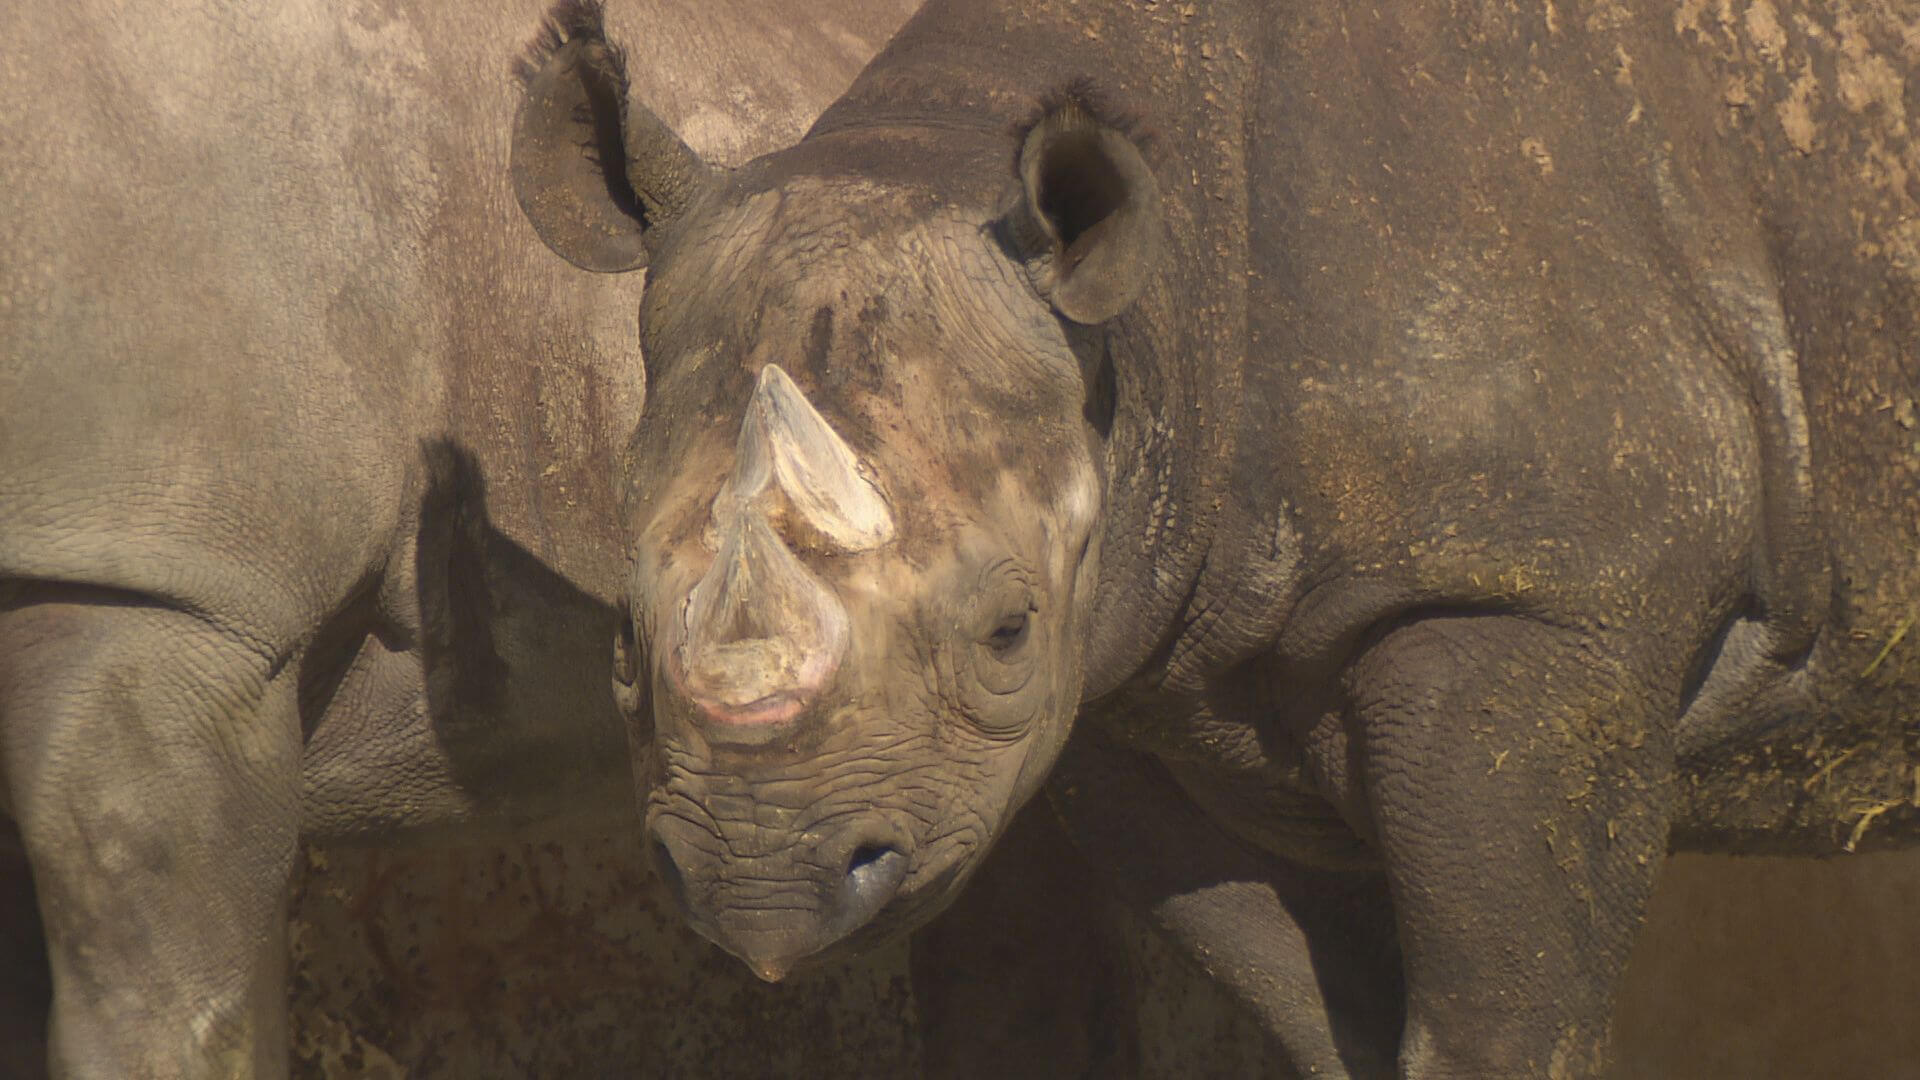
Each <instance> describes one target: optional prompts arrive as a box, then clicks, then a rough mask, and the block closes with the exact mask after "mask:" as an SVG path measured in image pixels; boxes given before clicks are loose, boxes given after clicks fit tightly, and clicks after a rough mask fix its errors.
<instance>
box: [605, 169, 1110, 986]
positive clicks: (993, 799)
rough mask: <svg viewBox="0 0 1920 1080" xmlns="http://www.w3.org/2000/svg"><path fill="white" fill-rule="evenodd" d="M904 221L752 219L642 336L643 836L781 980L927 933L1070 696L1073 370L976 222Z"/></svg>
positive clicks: (700, 228)
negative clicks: (645, 368) (819, 960)
mask: <svg viewBox="0 0 1920 1080" xmlns="http://www.w3.org/2000/svg"><path fill="white" fill-rule="evenodd" d="M904 198H905V196H903V195H902V194H901V193H896V192H879V193H875V192H871V191H867V190H864V189H863V188H862V186H861V185H857V184H856V185H848V184H833V183H819V182H812V181H808V182H795V183H792V184H789V185H787V186H786V187H785V188H783V189H782V190H780V191H777V192H772V191H770V192H761V193H757V194H755V195H752V196H747V197H743V198H741V199H740V200H739V201H738V202H737V203H736V204H734V205H732V206H729V207H726V208H724V209H723V210H719V211H716V212H715V214H714V218H713V220H712V223H711V224H708V223H707V222H706V221H704V220H703V221H696V222H691V223H689V226H688V228H689V230H690V234H689V235H687V236H684V237H683V238H682V239H681V240H680V241H679V242H678V243H677V244H676V246H675V249H674V250H673V252H672V253H671V254H670V255H669V256H667V257H664V258H662V259H660V260H659V261H658V262H657V264H656V267H655V271H654V275H653V279H652V281H651V283H650V285H649V288H648V302H647V305H646V309H645V311H644V312H643V316H642V322H643V327H644V333H645V344H646V348H647V355H648V358H649V365H650V368H651V369H652V370H653V371H654V372H655V378H654V380H653V387H652V395H653V396H652V401H651V403H650V405H649V411H648V418H647V421H646V422H645V423H644V424H643V425H642V428H641V433H640V436H639V438H638V439H637V440H636V442H635V444H634V446H633V448H632V451H631V455H630V458H629V461H628V469H629V475H630V476H631V477H632V478H633V479H634V482H635V484H636V487H637V488H641V489H645V488H646V487H647V481H648V478H659V480H658V482H657V486H656V487H654V488H653V489H652V491H650V492H648V493H647V494H645V495H643V496H642V497H641V498H640V499H639V500H637V501H636V508H637V512H636V514H635V525H636V531H637V538H638V539H637V544H636V558H635V564H634V578H633V582H632V594H631V606H632V611H633V613H634V616H635V620H636V622H637V623H638V628H637V632H636V637H637V639H638V640H639V641H640V642H642V643H643V646H642V648H641V652H643V653H644V654H645V655H646V657H647V658H648V661H649V663H648V667H649V669H650V670H649V671H648V672H647V674H646V677H647V678H648V679H649V680H650V691H651V692H650V694H649V695H648V696H649V698H650V702H651V706H652V709H651V711H652V721H653V753H652V754H651V755H648V758H647V761H646V767H647V768H648V769H649V771H650V776H649V779H650V781H651V783H650V794H649V796H648V798H647V827H648V830H649V832H650V834H651V837H652V839H653V841H654V843H655V850H656V854H657V856H658V860H659V864H660V867H661V869H662V872H663V874H664V875H665V876H667V877H668V878H669V880H671V881H674V882H675V883H676V885H677V890H678V893H679V895H680V898H681V900H682V902H683V904H684V906H685V909H686V911H687V913H688V915H689V917H690V918H691V920H692V922H693V924H694V926H695V927H696V928H697V929H699V930H700V931H701V932H702V933H704V934H705V935H706V936H708V937H709V938H711V939H713V940H714V941H716V942H718V943H720V944H721V945H722V946H724V947H726V948H727V949H729V950H730V951H732V952H734V953H735V954H736V955H738V956H740V957H741V958H742V959H744V960H746V961H747V962H748V963H749V964H750V965H751V966H753V967H754V969H755V970H756V971H758V972H759V973H761V974H762V975H763V976H765V977H767V978H778V977H779V976H780V975H782V974H783V973H784V972H785V971H786V970H787V969H788V968H789V967H790V966H791V965H792V964H793V963H795V962H796V961H797V960H799V959H800V958H802V957H804V956H807V955H809V954H812V953H814V952H816V951H818V950H819V949H821V948H823V947H824V946H826V945H828V944H830V943H832V942H834V941H837V940H839V939H840V938H843V937H846V936H848V935H850V934H852V933H854V932H855V931H857V930H861V929H863V928H866V929H867V931H868V933H869V934H879V933H884V932H886V931H887V930H888V929H890V928H897V927H902V926H906V925H911V924H914V923H917V922H919V921H922V920H923V919H924V918H926V917H928V916H930V915H931V913H932V912H934V911H936V910H938V908H939V907H940V906H942V904H943V903H944V901H945V900H946V899H947V898H948V897H949V896H950V895H951V893H952V890H953V889H954V888H955V887H957V885H958V884H959V883H960V881H961V880H962V879H964V878H965V877H966V876H967V874H968V873H969V872H970V870H971V869H972V868H973V867H974V865H976V864H977V862H978V860H979V857H980V856H981V855H982V854H983V853H984V852H985V851H986V849H987V847H988V846H989V844H990V843H991V840H992V838H993V837H994V836H995V835H997V833H998V831H999V829H1000V826H1001V824H1002V823H1003V822H1004V821H1005V820H1006V818H1007V816H1008V815H1009V814H1011V813H1012V811H1013V810H1014V809H1016V808H1017V807H1018V806H1019V805H1020V804H1021V803H1022V802H1024V801H1025V800H1026V799H1027V798H1028V796H1030V795H1031V794H1032V793H1033V791H1034V789H1035V788H1036V787H1037V785H1038V783H1039V782H1040V780H1041V779H1042V778H1043V777H1044V775H1045V772H1046V770H1047V768H1048V767H1049V766H1050V765H1051V763H1052V761H1053V759H1054V757H1055V756H1056V754H1057V753H1058V750H1059V747H1060V745H1061V743H1062V741H1063V740H1064V738H1065V736H1066V733H1067V730H1068V726H1069V724H1070V722H1071V719H1072V716H1073V713H1074V711H1075V708H1076V707H1077V705H1078V702H1079V687H1080V681H1081V680H1080V670H1079V663H1080V649H1079V641H1080V638H1081V633H1080V625H1081V618H1082V615H1083V610H1084V608H1085V606H1086V604H1087V602H1088V600H1089V599H1090V583H1091V581H1092V576H1091V575H1092V574H1093V571H1094V569H1095V552H1094V550H1093V544H1092V539H1093V535H1094V528H1093V527H1094V524H1095V520H1096V516H1097V509H1098V505H1099V484H1098V474H1097V471H1096V468H1095V463H1094V462H1095V458H1094V454H1095V451H1096V449H1097V443H1096V441H1095V440H1094V438H1093V437H1092V436H1091V434H1090V432H1089V431H1088V429H1087V427H1086V423H1085V421H1084V420H1083V419H1082V416H1081V414H1082V411H1083V405H1084V399H1085V388H1084V383H1083V382H1082V380H1081V377H1080V372H1079V368H1078V366H1077V363H1076V361H1075V359H1074V357H1073V355H1072V353H1071V352H1070V351H1069V349H1068V347H1067V342H1066V338H1065V332H1064V331H1063V329H1062V327H1061V326H1060V324H1059V323H1058V321H1057V320H1056V319H1054V318H1053V317H1052V315H1051V314H1050V313H1049V311H1048V309H1047V307H1046V304H1045V303H1044V301H1042V300H1040V299H1039V298H1037V297H1036V296H1035V295H1033V292H1032V290H1031V289H1030V288H1029V287H1028V286H1027V285H1026V284H1025V282H1024V281H1023V279H1021V278H1020V277H1019V275H1018V273H1017V272H1016V270H1015V268H1014V267H1012V266H1010V265H1009V264H1008V263H1007V262H1006V260H1005V258H1004V256H1002V255H1001V254H1000V253H999V252H998V251H997V250H996V249H995V246H994V241H993V239H992V237H991V235H990V234H989V233H988V232H986V231H984V230H982V229H981V228H980V223H979V222H978V221H968V220H964V219H960V218H956V217H952V216H939V215H935V216H933V217H931V218H927V219H924V220H921V221H919V222H917V223H915V224H914V225H912V226H911V227H909V228H907V229H904V230H902V231H899V232H895V231H891V230H888V229H881V230H878V231H875V232H872V233H868V234H866V235H862V230H861V228H860V227H858V226H857V225H856V224H854V223H857V222H874V221H878V220H884V219H885V218H886V217H888V216H897V215H891V214H889V213H888V211H890V210H897V209H898V204H899V203H900V202H902V201H903V199H904ZM795 248H804V249H808V250H819V251H822V252H825V253H826V254H824V255H821V256H817V257H816V256H805V255H799V254H796V252H795ZM902 252H905V253H906V254H907V257H905V258H903V257H902ZM729 268H737V269H729Z"/></svg>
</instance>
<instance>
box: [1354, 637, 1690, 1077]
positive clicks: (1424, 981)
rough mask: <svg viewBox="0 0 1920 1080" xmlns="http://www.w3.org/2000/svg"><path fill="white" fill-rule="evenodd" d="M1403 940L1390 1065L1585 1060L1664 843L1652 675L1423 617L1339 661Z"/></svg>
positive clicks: (1477, 1068) (1595, 1044) (1461, 1066)
mask: <svg viewBox="0 0 1920 1080" xmlns="http://www.w3.org/2000/svg"><path fill="white" fill-rule="evenodd" d="M1350 679H1351V682H1350V685H1349V692H1350V694H1351V699H1350V700H1351V701H1352V702H1353V712H1352V718H1353V724H1352V728H1351V731H1352V734H1353V737H1354V738H1356V739H1357V740H1358V748H1359V751H1360V753H1359V758H1360V761H1361V762H1362V769H1363V772H1364V777H1365V783H1366V785H1367V794H1368V805H1369V807H1370V809H1371V813H1372V815H1373V826H1374V828H1375V829H1376V830H1377V832H1378V836H1379V844H1380V848H1381V851H1382V854H1383V856H1384V858H1385V860H1386V867H1387V876H1388V880H1389V882H1390V884H1391V888H1392V892H1393V900H1394V906H1395V911H1396V917H1397V920H1398V923H1399V927H1400V941H1401V946H1402V949H1403V950H1404V953H1405V967H1406V979H1407V1026H1406V1033H1405V1037H1404V1039H1403V1041H1402V1046H1401V1053H1400V1062H1401V1070H1402V1073H1403V1075H1405V1076H1407V1077H1410V1078H1418V1080H1430V1078H1440V1077H1446V1078H1459V1080H1465V1078H1469V1077H1472V1078H1476V1080H1488V1078H1497V1077H1550V1078H1553V1080H1563V1078H1572V1077H1581V1076H1592V1075H1595V1074H1597V1073H1598V1072H1599V1071H1600V1070H1601V1068H1602V1065H1603V1060H1604V1054H1605V1048H1606V1038H1607V1028H1608V1024H1609V1022H1610V1019H1611V1015H1612V1005H1613V998H1614V993H1615V988H1616V986H1617V985H1618V983H1619V979H1620V974H1621V971H1622V969H1623V968H1624V967H1625V965H1626V960H1627V953H1628V948H1629V945H1630V943H1631V938H1632V935H1633V932H1634V930H1635V928H1636V927H1637V926H1638V925H1639V923H1640V919H1641V915H1642V912H1643V911H1644V909H1645V906H1646V901H1647V897H1648V895H1649V894H1650V892H1651V891H1652V885H1653V879H1654V874H1655V871H1656V869H1657V867H1658V865H1659V862H1660V860H1661V858H1662V856H1663V855H1664V853H1665V850H1666V837H1667V828H1668V822H1669V819H1670V814H1671V809H1670V807H1671V805H1672V801H1673V782H1672V777H1673V755H1672V751H1671V748H1670V746H1669V744H1668V742H1667V739H1666V737H1665V734H1664V732H1656V731H1655V730H1653V729H1652V727H1651V726H1650V725H1649V723H1648V720H1649V718H1650V717H1652V716H1654V715H1656V709H1655V705H1656V703H1657V702H1658V701H1659V700H1660V695H1659V693H1658V692H1657V691H1656V690H1655V689H1653V688H1654V687H1656V686H1657V685H1659V680H1658V678H1653V677H1649V675H1648V673H1647V672H1645V671H1636V670H1635V669H1634V667H1633V665H1632V664H1631V663H1629V662H1628V661H1627V659H1626V658H1625V656H1624V655H1622V654H1618V653H1615V652H1613V651H1610V649H1609V647H1608V643H1607V642H1603V641H1597V640H1594V639H1592V638H1590V637H1585V636H1582V635H1579V634H1577V633H1575V632H1573V631H1568V630H1561V629H1555V628H1549V627H1546V626H1543V625H1541V624H1539V623H1536V622H1532V621H1530V620H1527V619H1523V618H1518V617H1506V616H1459V617H1430V618H1424V619H1420V620H1418V621H1413V622H1410V623H1407V624H1405V625H1403V626H1401V627H1399V628H1397V629H1394V630H1392V631H1391V632H1389V633H1387V634H1386V635H1384V636H1383V637H1382V638H1381V640H1380V641H1379V642H1378V643H1377V644H1376V645H1374V646H1373V647H1372V648H1371V649H1370V650H1369V651H1368V652H1367V653H1366V654H1365V655H1364V656H1363V657H1361V658H1360V660H1359V661H1358V662H1357V663H1356V664H1355V665H1354V666H1353V667H1352V669H1351V671H1350Z"/></svg>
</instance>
